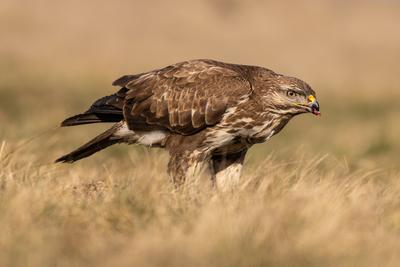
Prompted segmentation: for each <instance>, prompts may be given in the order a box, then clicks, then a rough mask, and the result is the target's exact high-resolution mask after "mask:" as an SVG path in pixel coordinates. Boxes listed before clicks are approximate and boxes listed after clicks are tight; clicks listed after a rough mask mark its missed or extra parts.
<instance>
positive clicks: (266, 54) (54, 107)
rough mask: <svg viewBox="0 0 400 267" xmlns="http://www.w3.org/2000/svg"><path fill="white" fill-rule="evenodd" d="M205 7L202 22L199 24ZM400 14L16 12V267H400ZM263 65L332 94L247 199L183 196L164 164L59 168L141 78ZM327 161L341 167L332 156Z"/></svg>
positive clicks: (146, 161)
mask: <svg viewBox="0 0 400 267" xmlns="http://www.w3.org/2000/svg"><path fill="white" fill-rule="evenodd" d="M194 11H196V12H194ZM399 11H400V4H399V3H398V1H389V0H387V1H363V2H360V1H334V0H327V1H314V0H313V1H311V0H310V1H256V0H253V1H237V0H210V1H183V0H170V1H125V0H118V1H105V0H98V1H77V0H71V1H64V2H59V1H57V2H55V1H50V0H37V1H20V0H3V1H1V2H0V31H1V33H2V34H1V38H2V39H1V42H0V58H1V60H0V72H1V75H0V122H1V125H0V143H1V146H0V147H1V148H0V229H1V234H0V266H1V267H3V266H13V267H14V266H34V267H36V266H38V267H39V266H40V267H43V266H218V267H222V266H399V265H400V256H399V253H398V251H400V198H399V192H400V183H399V178H400V174H399V167H398V166H399V165H400V158H399V157H398V155H399V151H400V139H399V138H398V136H400V125H399V123H398V118H399V116H400V106H399V105H398V97H399V93H398V74H397V73H398V70H399V68H400V63H399V62H398V58H399V57H400V50H399V49H398V48H399V46H400V34H399V29H400V27H399V25H400V16H398V14H399ZM188 58H215V59H220V60H225V61H230V62H239V63H246V64H256V65H262V66H267V67H270V68H272V69H274V70H276V71H278V72H282V73H286V74H291V75H295V76H298V77H300V78H303V79H305V80H306V81H308V82H310V83H311V85H312V86H313V87H314V88H315V90H316V91H317V92H318V96H319V101H320V103H321V106H322V113H323V116H322V118H319V119H316V118H315V117H312V116H301V117H299V118H295V119H294V120H293V121H292V122H290V123H289V125H288V126H287V127H286V128H285V130H284V131H283V132H282V133H280V134H279V135H278V136H276V137H274V138H272V139H271V140H270V141H269V142H268V144H264V145H257V146H255V147H254V148H252V150H251V152H250V154H249V157H248V158H247V160H246V161H247V162H246V167H245V170H244V177H243V180H242V181H241V185H240V188H239V190H238V191H237V192H234V193H221V192H216V191H214V190H213V189H211V188H210V187H209V184H208V183H207V181H204V179H203V180H199V183H198V184H197V185H192V186H188V187H187V188H185V189H183V190H180V191H176V190H174V188H173V187H172V185H171V183H170V182H169V179H168V177H167V176H166V174H165V164H166V161H167V156H166V155H165V153H164V152H163V151H160V150H151V151H149V150H146V149H144V148H138V147H136V148H135V147H128V146H117V147H113V148H111V149H108V150H106V151H104V152H102V153H99V154H97V155H95V156H93V157H91V158H89V159H87V160H84V161H82V162H79V163H78V164H75V165H72V166H70V165H67V166H65V165H54V164H52V161H53V160H54V159H55V158H57V157H58V156H60V155H61V154H63V153H65V152H67V151H69V150H71V149H72V148H73V147H76V146H77V145H79V144H81V143H83V142H84V141H86V140H87V139H89V138H90V137H92V136H93V135H95V134H96V133H98V132H100V131H101V130H103V129H104V128H105V127H107V126H104V125H103V126H102V125H91V126H82V127H78V128H71V129H59V128H58V127H57V126H58V123H59V122H60V121H61V120H62V119H64V118H65V117H66V116H68V115H72V114H74V113H76V112H80V111H83V110H84V109H85V108H86V107H87V106H88V105H89V104H90V103H91V102H92V101H93V100H95V99H96V98H98V97H100V96H103V95H105V94H109V93H110V92H112V91H114V89H113V88H111V87H109V86H108V85H109V84H110V83H111V81H112V80H113V79H115V78H117V77H118V76H120V75H122V74H125V73H135V72H142V71H145V70H149V69H153V68H156V67H160V66H164V65H167V64H170V63H174V62H177V61H180V60H184V59H188ZM326 155H327V156H326Z"/></svg>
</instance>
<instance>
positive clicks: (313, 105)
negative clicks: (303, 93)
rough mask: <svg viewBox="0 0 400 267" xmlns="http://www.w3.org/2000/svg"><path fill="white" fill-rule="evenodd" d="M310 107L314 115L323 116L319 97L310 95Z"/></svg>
mask: <svg viewBox="0 0 400 267" xmlns="http://www.w3.org/2000/svg"><path fill="white" fill-rule="evenodd" d="M308 101H309V102H308V107H309V108H310V112H311V113H312V114H314V115H317V116H321V112H319V103H318V101H317V99H316V98H315V97H314V96H313V95H309V96H308Z"/></svg>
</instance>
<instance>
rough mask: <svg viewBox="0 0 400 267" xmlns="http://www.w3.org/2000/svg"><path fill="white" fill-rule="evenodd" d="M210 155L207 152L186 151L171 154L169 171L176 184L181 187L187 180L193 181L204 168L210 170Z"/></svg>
mask: <svg viewBox="0 0 400 267" xmlns="http://www.w3.org/2000/svg"><path fill="white" fill-rule="evenodd" d="M209 163H210V160H209V157H208V156H207V154H206V153H203V152H199V151H197V150H195V151H184V152H181V153H175V154H172V155H171V158H170V160H169V163H168V173H169V175H170V177H171V178H172V180H173V182H174V184H175V185H176V186H177V187H180V186H181V185H182V184H184V183H185V182H190V183H193V182H195V181H196V179H197V178H198V177H199V176H200V174H202V172H203V171H204V170H209Z"/></svg>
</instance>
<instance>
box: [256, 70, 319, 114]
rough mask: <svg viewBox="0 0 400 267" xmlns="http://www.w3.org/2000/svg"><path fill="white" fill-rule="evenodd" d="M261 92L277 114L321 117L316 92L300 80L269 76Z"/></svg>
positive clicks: (276, 75)
mask: <svg viewBox="0 0 400 267" xmlns="http://www.w3.org/2000/svg"><path fill="white" fill-rule="evenodd" d="M260 85H261V84H260ZM261 92H262V98H263V101H264V103H265V104H266V105H267V106H269V107H270V110H271V111H273V112H275V113H279V114H282V115H283V114H285V115H293V116H294V115H298V114H301V113H312V114H314V115H317V116H319V115H321V113H320V111H319V103H318V101H317V99H316V95H315V92H314V90H313V89H311V87H310V86H309V85H308V84H307V83H305V82H304V81H302V80H300V79H297V78H294V77H288V76H284V75H279V74H275V75H272V76H271V75H268V79H266V80H264V82H263V85H261Z"/></svg>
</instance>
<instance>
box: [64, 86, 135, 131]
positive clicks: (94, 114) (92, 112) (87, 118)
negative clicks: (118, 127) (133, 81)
mask: <svg viewBox="0 0 400 267" xmlns="http://www.w3.org/2000/svg"><path fill="white" fill-rule="evenodd" d="M127 91H128V89H126V88H121V89H120V90H119V91H118V92H117V93H115V94H113V95H109V96H105V97H102V98H100V99H98V100H97V101H95V102H94V103H93V104H92V106H91V107H90V108H89V110H88V111H86V112H85V113H82V114H78V115H75V116H72V117H70V118H68V119H66V120H64V121H63V122H62V123H61V126H62V127H65V126H75V125H81V124H89V123H98V122H119V121H121V120H123V118H124V115H123V111H122V109H123V103H124V99H125V95H126V92H127Z"/></svg>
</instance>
